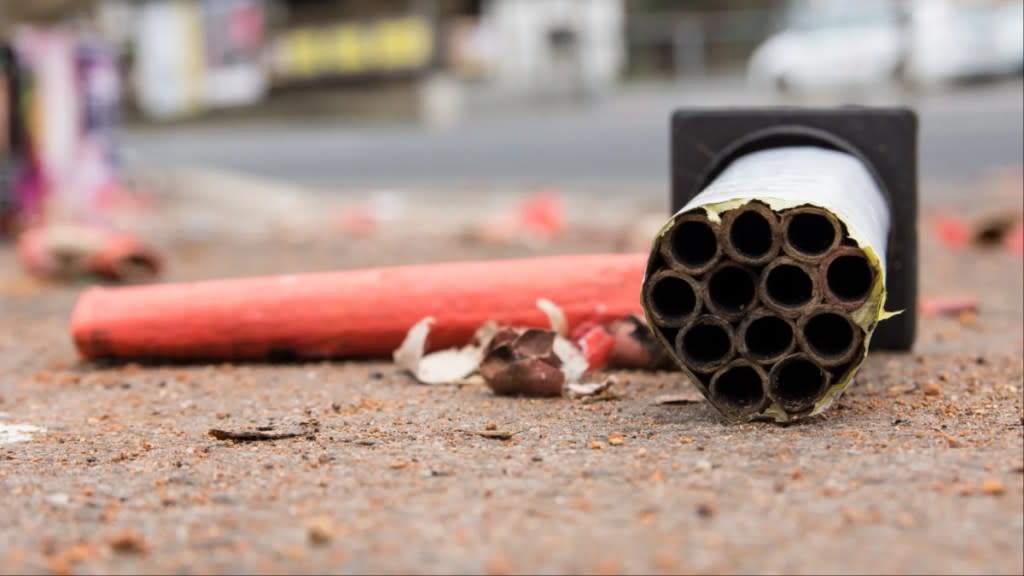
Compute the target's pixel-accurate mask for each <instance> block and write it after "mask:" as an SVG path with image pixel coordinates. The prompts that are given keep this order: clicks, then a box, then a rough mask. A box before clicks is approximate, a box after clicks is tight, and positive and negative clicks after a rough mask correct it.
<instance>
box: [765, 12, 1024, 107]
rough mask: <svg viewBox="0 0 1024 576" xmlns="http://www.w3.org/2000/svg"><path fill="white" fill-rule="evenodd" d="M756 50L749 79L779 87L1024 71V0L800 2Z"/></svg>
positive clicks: (868, 83) (945, 78)
mask: <svg viewBox="0 0 1024 576" xmlns="http://www.w3.org/2000/svg"><path fill="white" fill-rule="evenodd" d="M791 8H792V9H791V11H790V12H789V14H790V17H789V18H788V19H787V20H788V26H787V28H786V29H785V30H783V31H782V32H780V33H778V34H776V35H774V36H772V37H770V38H769V39H768V40H766V41H765V42H764V43H763V44H762V45H761V46H759V47H758V48H757V50H755V51H754V53H753V55H752V56H751V58H750V62H749V69H748V73H749V78H750V80H751V81H752V82H754V83H756V84H760V85H770V86H773V87H775V88H777V89H779V90H816V89H824V88H838V87H853V86H873V85H879V84H885V83H889V82H893V81H907V82H911V83H914V84H920V85H930V84H939V83H945V82H949V81H952V80H957V79H961V78H971V77H978V76H991V75H999V74H1006V73H1013V72H1016V71H1019V70H1020V68H1021V62H1022V60H1024V46H1022V43H1024V36H1022V35H1024V32H1022V30H1024V18H1022V14H1024V0H1015V1H1011V2H1007V1H993V0H988V1H986V0H974V1H966V0H915V1H912V2H897V1H894V0H861V1H858V2H843V1H841V0H799V1H796V2H793V3H792V4H791Z"/></svg>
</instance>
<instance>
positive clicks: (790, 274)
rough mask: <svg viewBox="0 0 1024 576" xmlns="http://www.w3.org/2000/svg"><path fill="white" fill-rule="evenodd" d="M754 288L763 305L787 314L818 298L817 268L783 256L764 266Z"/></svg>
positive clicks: (801, 311)
mask: <svg viewBox="0 0 1024 576" xmlns="http://www.w3.org/2000/svg"><path fill="white" fill-rule="evenodd" d="M757 291H758V296H759V297H760V299H761V302H763V303H764V304H765V306H768V307H769V308H771V309H772V310H774V311H776V312H777V313H779V314H781V315H783V316H788V317H790V318H794V317H796V316H799V315H800V314H801V313H803V312H804V311H805V310H806V308H807V307H808V306H809V305H811V304H814V303H815V302H817V301H819V300H820V299H821V290H820V288H819V287H818V273H817V271H816V270H814V269H812V268H810V267H809V266H807V265H806V264H803V263H800V262H797V261H796V260H794V259H792V258H788V257H786V256H782V257H779V258H776V259H775V261H774V262H772V263H771V264H769V265H768V266H766V267H765V268H764V270H763V271H762V272H761V283H760V285H759V286H758V290H757Z"/></svg>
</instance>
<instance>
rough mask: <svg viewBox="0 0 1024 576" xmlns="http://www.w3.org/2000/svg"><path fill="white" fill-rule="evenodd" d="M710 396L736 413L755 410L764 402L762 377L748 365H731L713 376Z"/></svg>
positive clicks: (760, 373)
mask: <svg viewBox="0 0 1024 576" xmlns="http://www.w3.org/2000/svg"><path fill="white" fill-rule="evenodd" d="M711 396H712V398H714V399H715V400H716V401H717V402H718V403H719V404H722V405H724V406H726V407H728V408H729V409H731V410H733V411H736V412H747V411H751V410H756V409H757V408H759V407H760V406H761V404H762V403H763V402H764V375H763V373H762V372H760V371H759V370H757V369H756V368H754V367H753V366H751V365H749V364H743V363H737V364H733V365H732V366H728V367H726V368H723V369H722V370H721V371H720V372H718V373H717V374H715V377H714V379H713V380H712V382H711Z"/></svg>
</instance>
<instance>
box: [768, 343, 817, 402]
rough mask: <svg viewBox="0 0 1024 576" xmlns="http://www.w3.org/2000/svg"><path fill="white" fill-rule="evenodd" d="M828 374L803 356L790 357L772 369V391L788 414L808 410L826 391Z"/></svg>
mask: <svg viewBox="0 0 1024 576" xmlns="http://www.w3.org/2000/svg"><path fill="white" fill-rule="evenodd" d="M827 383H828V374H827V373H826V372H825V371H824V370H822V369H821V367H819V366H818V365H817V364H815V363H814V362H811V361H810V360H809V359H807V358H805V357H803V356H799V355H797V356H790V357H789V358H787V359H785V360H783V361H782V362H779V363H778V364H776V365H775V368H773V369H772V373H771V379H770V390H771V393H772V396H773V397H774V398H775V400H776V401H777V402H778V403H779V404H780V405H781V406H782V408H783V410H786V411H787V412H798V411H801V410H806V409H807V408H810V407H811V406H813V405H814V403H815V402H816V401H817V400H818V397H820V396H821V394H822V393H823V392H824V391H825V385H826V384H827Z"/></svg>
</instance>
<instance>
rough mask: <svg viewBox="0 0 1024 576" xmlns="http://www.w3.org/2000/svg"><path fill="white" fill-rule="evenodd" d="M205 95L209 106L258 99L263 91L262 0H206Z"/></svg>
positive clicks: (264, 78)
mask: <svg viewBox="0 0 1024 576" xmlns="http://www.w3.org/2000/svg"><path fill="white" fill-rule="evenodd" d="M203 27H204V30H205V54H206V98H207V104H208V105H209V106H211V107H219V106H239V105H244V104H251V103H253V102H257V101H259V100H260V99H261V98H262V97H263V95H264V94H265V93H266V88H267V78H266V73H265V70H264V67H263V40H264V34H265V26H264V8H263V2H262V1H261V0H206V2H204V3H203Z"/></svg>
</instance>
